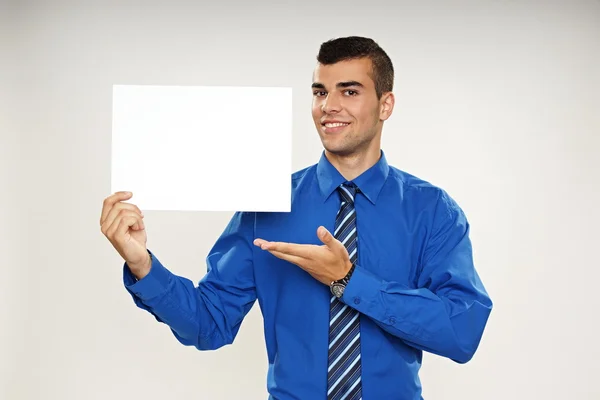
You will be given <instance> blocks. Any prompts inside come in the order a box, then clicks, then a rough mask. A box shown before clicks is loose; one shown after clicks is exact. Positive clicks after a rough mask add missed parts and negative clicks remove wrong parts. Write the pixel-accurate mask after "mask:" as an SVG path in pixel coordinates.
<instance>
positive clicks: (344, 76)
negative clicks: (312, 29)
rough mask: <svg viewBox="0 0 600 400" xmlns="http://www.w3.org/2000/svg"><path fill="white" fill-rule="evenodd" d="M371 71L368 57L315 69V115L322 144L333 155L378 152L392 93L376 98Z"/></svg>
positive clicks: (313, 111)
mask: <svg viewBox="0 0 600 400" xmlns="http://www.w3.org/2000/svg"><path fill="white" fill-rule="evenodd" d="M370 72H371V60H370V59H368V58H362V59H356V60H349V61H340V62H338V63H336V64H333V65H321V64H318V65H317V67H316V69H315V71H314V75H313V84H312V90H313V103H312V116H313V120H314V123H315V127H316V128H317V131H318V132H319V136H320V138H321V142H322V143H323V147H324V148H325V150H327V151H328V152H330V153H332V154H335V155H339V156H349V155H356V154H359V153H362V152H367V151H369V149H371V150H373V149H375V150H376V151H379V146H380V136H381V130H382V126H383V121H384V120H386V119H387V118H388V117H389V115H390V114H391V110H392V105H393V96H392V94H391V93H386V94H384V95H383V96H382V98H381V99H377V94H376V92H375V83H374V82H373V79H372V78H371V76H370Z"/></svg>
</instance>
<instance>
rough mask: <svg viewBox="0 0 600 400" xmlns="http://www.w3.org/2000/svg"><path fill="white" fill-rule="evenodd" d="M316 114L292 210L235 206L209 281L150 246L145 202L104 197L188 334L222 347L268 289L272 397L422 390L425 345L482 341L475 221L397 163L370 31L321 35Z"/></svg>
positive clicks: (120, 247)
mask: <svg viewBox="0 0 600 400" xmlns="http://www.w3.org/2000/svg"><path fill="white" fill-rule="evenodd" d="M317 61H318V63H317V66H316V69H315V71H314V75H313V84H312V89H313V94H314V100H313V107H312V115H313V119H314V122H315V126H316V128H317V131H318V133H319V136H320V138H321V141H322V143H323V147H324V152H323V154H322V155H321V159H320V160H319V162H318V163H317V164H315V165H312V166H310V167H307V168H305V169H303V170H301V171H297V172H295V173H294V174H293V176H292V190H293V191H292V210H291V212H290V213H275V212H271V213H256V212H237V213H235V214H234V216H233V217H232V219H231V221H230V222H229V224H228V226H227V227H226V229H225V230H224V232H223V233H222V235H221V236H220V238H219V239H218V240H217V242H216V243H215V244H214V247H213V248H212V249H211V251H210V254H209V255H208V257H207V264H208V272H207V274H206V275H205V276H204V278H203V279H202V280H201V281H200V282H199V284H198V286H197V287H195V286H194V284H193V283H192V282H191V281H190V280H188V279H186V278H183V277H179V276H176V275H174V274H173V273H171V272H170V271H169V270H168V269H167V268H166V267H164V266H163V265H162V264H161V262H160V261H159V259H158V258H157V257H156V255H155V254H153V253H152V252H151V251H150V250H148V249H146V234H145V231H144V222H143V215H141V212H140V210H139V209H138V208H137V207H136V206H135V205H132V204H128V203H124V202H123V201H124V200H127V199H129V198H131V196H132V195H131V193H129V194H123V193H116V194H114V195H112V196H110V197H108V198H107V199H106V200H105V202H104V207H103V210H102V216H101V225H102V232H103V233H104V234H105V235H106V236H107V237H108V239H109V240H110V241H111V243H112V244H113V245H114V247H115V248H116V249H117V251H119V253H120V254H121V256H122V257H123V258H124V260H125V261H126V262H125V266H124V269H123V271H124V272H123V273H124V284H125V286H126V288H127V290H128V291H129V292H130V293H131V295H132V296H133V299H134V301H135V304H137V305H138V306H139V307H140V308H142V309H145V310H147V311H148V312H150V313H152V314H153V315H154V316H155V317H156V319H157V320H158V321H160V322H162V323H165V324H167V325H168V326H169V327H170V328H171V329H172V331H173V334H174V335H175V337H176V338H177V340H179V341H180V342H181V343H182V344H184V345H190V346H195V347H196V348H198V349H200V350H208V349H217V348H219V347H221V346H224V345H227V344H230V343H232V342H233V340H234V338H235V337H236V335H237V333H238V330H239V327H240V324H241V322H242V320H243V318H244V317H245V315H246V313H247V312H248V311H249V310H250V308H251V307H252V305H253V304H254V302H255V301H256V300H258V302H259V305H260V309H261V311H262V314H263V317H264V320H265V323H264V327H265V338H266V345H267V354H268V360H269V370H268V385H267V386H268V391H269V393H270V398H271V399H278V400H288V399H306V400H314V399H345V400H356V399H361V398H364V399H366V400H371V399H373V400H381V399H386V400H387V399H402V400H409V399H410V400H416V399H421V398H422V397H421V384H420V380H419V377H418V372H419V368H420V366H421V359H422V352H423V351H428V352H430V353H434V354H438V355H440V356H443V357H447V358H449V359H452V360H454V361H456V362H458V363H465V362H467V361H469V360H470V359H471V358H472V356H473V354H474V353H475V351H476V349H477V347H478V345H479V342H480V339H481V336H482V334H483V331H484V327H485V325H486V323H487V319H488V317H489V314H490V312H491V309H492V302H491V301H490V298H489V296H488V295H487V293H486V291H485V289H484V286H483V285H482V282H481V281H480V279H479V276H478V274H477V272H476V270H475V268H474V265H473V259H472V249H471V243H470V239H469V224H468V222H467V220H466V217H465V215H464V213H463V212H462V210H461V209H460V208H459V206H458V205H457V204H456V203H455V201H454V200H453V199H452V198H451V197H450V196H449V195H448V194H447V193H446V192H445V191H444V190H442V189H440V188H437V187H435V186H433V185H431V184H430V183H427V182H425V181H423V180H420V179H419V178H416V177H414V176H412V175H409V174H407V173H405V172H403V171H401V170H399V169H397V168H395V167H392V166H390V165H388V164H387V161H386V158H385V154H384V153H383V151H382V150H381V149H380V141H381V133H382V127H383V123H384V121H385V120H387V119H388V118H389V117H390V115H391V114H392V110H393V106H394V95H393V93H392V85H393V66H392V62H391V61H390V59H389V57H388V56H387V54H386V53H385V52H384V51H383V50H382V49H381V48H380V47H379V46H378V45H377V44H376V43H375V42H374V41H373V40H371V39H368V38H362V37H347V38H339V39H335V40H330V41H328V42H325V43H323V44H322V45H321V48H320V51H319V54H318V56H317Z"/></svg>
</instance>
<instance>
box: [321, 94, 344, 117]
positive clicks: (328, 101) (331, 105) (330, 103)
mask: <svg viewBox="0 0 600 400" xmlns="http://www.w3.org/2000/svg"><path fill="white" fill-rule="evenodd" d="M340 109H341V104H340V101H339V99H338V98H337V96H335V95H333V93H329V94H327V97H326V98H325V101H324V102H323V105H322V106H321V110H322V111H323V112H324V113H325V114H331V113H336V112H339V111H340Z"/></svg>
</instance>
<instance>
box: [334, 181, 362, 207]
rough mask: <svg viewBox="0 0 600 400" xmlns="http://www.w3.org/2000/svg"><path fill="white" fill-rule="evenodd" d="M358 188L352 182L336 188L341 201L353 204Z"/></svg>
mask: <svg viewBox="0 0 600 400" xmlns="http://www.w3.org/2000/svg"><path fill="white" fill-rule="evenodd" d="M357 190H358V188H357V187H356V185H355V184H354V183H352V182H346V183H342V184H341V185H340V186H339V187H338V191H339V192H340V196H341V197H342V200H343V201H346V202H349V203H354V196H355V195H356V191H357Z"/></svg>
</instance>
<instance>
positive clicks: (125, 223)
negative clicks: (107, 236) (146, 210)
mask: <svg viewBox="0 0 600 400" xmlns="http://www.w3.org/2000/svg"><path fill="white" fill-rule="evenodd" d="M139 222H140V218H139V217H136V216H133V215H132V216H127V217H124V218H121V219H120V220H119V223H118V224H115V225H116V227H115V231H114V239H115V241H117V242H123V241H124V240H125V236H126V235H127V233H128V232H129V228H130V227H131V226H133V225H135V224H136V223H139Z"/></svg>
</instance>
